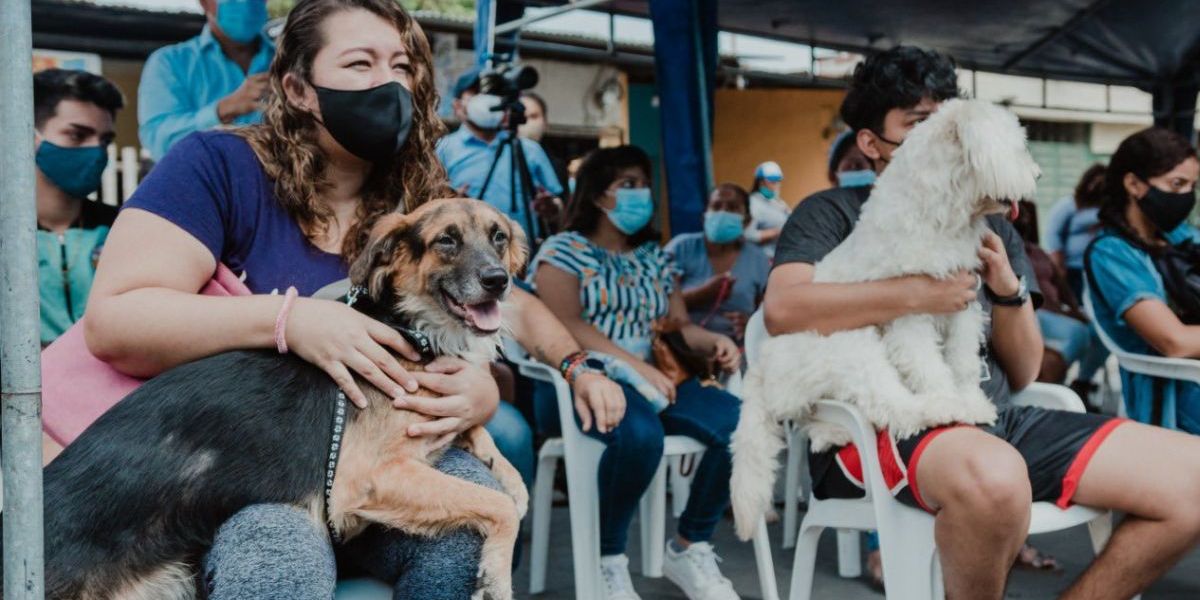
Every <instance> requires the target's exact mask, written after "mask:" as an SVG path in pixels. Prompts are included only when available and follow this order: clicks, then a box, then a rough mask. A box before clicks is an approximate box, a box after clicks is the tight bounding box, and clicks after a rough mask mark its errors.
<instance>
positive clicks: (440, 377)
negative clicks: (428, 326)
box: [392, 356, 500, 442]
mask: <svg viewBox="0 0 1200 600" xmlns="http://www.w3.org/2000/svg"><path fill="white" fill-rule="evenodd" d="M413 377H415V378H416V380H417V382H418V383H420V385H421V387H423V388H425V389H427V390H429V391H431V392H433V393H435V394H437V395H438V397H433V398H427V397H422V396H411V395H404V396H401V397H399V398H396V399H395V400H393V401H392V406H395V407H396V408H404V409H408V410H411V411H415V412H419V413H421V414H423V415H426V416H430V417H437V418H436V419H434V420H433V421H429V422H426V423H415V424H413V425H410V426H409V427H408V435H410V436H412V437H433V438H438V439H439V441H441V439H445V441H447V442H448V441H450V439H452V438H453V435H454V434H457V433H461V432H463V431H466V430H467V429H470V428H471V427H474V426H476V425H482V424H484V423H487V422H488V419H491V418H492V415H493V414H494V413H495V412H496V406H498V405H499V404H500V390H499V389H497V388H496V380H495V379H493V378H492V373H491V371H489V370H488V368H487V367H477V366H474V365H472V364H471V363H469V362H467V361H465V360H462V359H460V358H453V357H450V356H442V357H439V358H437V359H435V360H434V361H433V362H431V363H429V364H427V365H425V370H424V371H422V372H418V373H413Z"/></svg>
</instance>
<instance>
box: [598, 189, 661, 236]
mask: <svg viewBox="0 0 1200 600" xmlns="http://www.w3.org/2000/svg"><path fill="white" fill-rule="evenodd" d="M616 197H617V205H616V206H615V207H613V208H612V210H608V209H604V214H606V215H608V220H609V221H611V222H612V224H613V226H614V227H616V228H617V229H619V230H620V231H621V233H624V234H625V235H633V234H635V233H637V232H639V231H641V230H642V228H643V227H645V226H646V224H647V223H649V222H650V217H653V216H654V199H653V198H651V197H650V188H617V193H616Z"/></svg>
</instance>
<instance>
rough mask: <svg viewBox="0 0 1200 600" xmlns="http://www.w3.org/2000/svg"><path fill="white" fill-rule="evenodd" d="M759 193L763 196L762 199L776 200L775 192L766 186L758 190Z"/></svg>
mask: <svg viewBox="0 0 1200 600" xmlns="http://www.w3.org/2000/svg"><path fill="white" fill-rule="evenodd" d="M758 193H760V194H762V197H763V198H766V199H767V200H774V199H775V190H773V189H771V188H769V187H767V186H765V185H764V186H762V187H760V188H758Z"/></svg>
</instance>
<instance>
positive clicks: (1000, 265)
mask: <svg viewBox="0 0 1200 600" xmlns="http://www.w3.org/2000/svg"><path fill="white" fill-rule="evenodd" d="M979 259H980V260H982V261H983V267H982V268H981V269H980V275H981V276H982V277H983V283H984V285H986V286H988V289H990V290H992V293H993V294H996V295H997V296H1001V297H1005V296H1013V295H1015V294H1016V293H1017V292H1019V291H1020V289H1021V281H1020V279H1018V278H1017V274H1016V273H1014V272H1013V268H1012V263H1010V262H1008V252H1007V251H1005V249H1004V241H1003V240H1001V239H1000V236H998V235H996V232H994V231H990V230H989V231H988V232H987V233H986V234H985V235H984V236H983V246H982V247H980V248H979Z"/></svg>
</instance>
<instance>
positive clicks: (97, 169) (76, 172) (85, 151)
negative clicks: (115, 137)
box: [34, 140, 108, 198]
mask: <svg viewBox="0 0 1200 600" xmlns="http://www.w3.org/2000/svg"><path fill="white" fill-rule="evenodd" d="M34 162H36V163H37V166H38V169H39V170H41V172H42V174H43V175H45V176H46V177H47V178H48V179H49V180H50V182H51V183H53V184H54V185H56V186H58V188H59V189H61V190H62V191H64V192H66V193H67V194H68V195H70V196H71V197H73V198H87V197H88V194H91V193H92V192H94V191H96V190H98V189H100V176H101V175H102V174H104V167H106V166H108V150H107V149H106V148H105V147H104V146H84V147H82V148H64V147H62V146H58V145H55V144H53V143H51V142H50V141H48V140H42V144H41V145H40V146H38V149H37V153H36V154H35V156H34Z"/></svg>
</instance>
